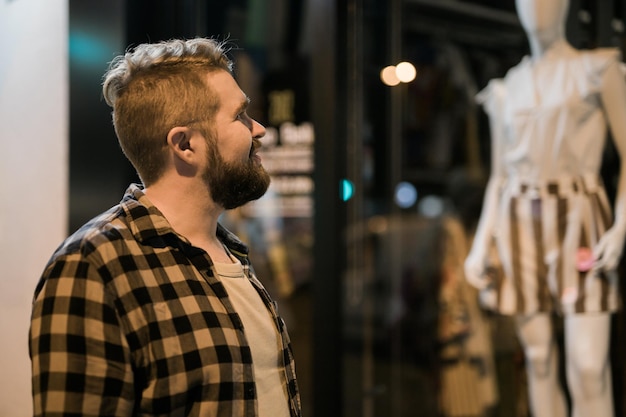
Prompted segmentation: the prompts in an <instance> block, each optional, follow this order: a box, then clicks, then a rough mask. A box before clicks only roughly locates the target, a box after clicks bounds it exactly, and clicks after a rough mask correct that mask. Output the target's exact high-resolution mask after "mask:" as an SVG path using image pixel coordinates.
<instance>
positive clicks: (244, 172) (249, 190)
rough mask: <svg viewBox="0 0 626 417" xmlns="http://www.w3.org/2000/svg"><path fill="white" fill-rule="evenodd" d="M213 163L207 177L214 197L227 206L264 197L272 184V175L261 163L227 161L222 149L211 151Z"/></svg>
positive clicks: (209, 167) (223, 205) (215, 200)
mask: <svg viewBox="0 0 626 417" xmlns="http://www.w3.org/2000/svg"><path fill="white" fill-rule="evenodd" d="M209 161H210V164H209V166H208V167H207V169H206V170H205V172H204V174H203V177H204V180H205V181H206V182H207V184H208V186H209V190H210V192H211V197H212V198H213V201H214V202H215V203H217V204H219V205H220V206H222V207H224V208H225V209H226V210H230V209H234V208H237V207H241V206H243V205H244V204H246V203H248V202H250V201H252V200H256V199H258V198H261V196H263V194H265V192H266V191H267V188H268V187H269V185H270V176H269V174H268V173H267V171H265V169H264V168H263V166H262V165H261V164H260V163H257V162H255V161H254V160H253V159H251V158H250V159H248V161H247V162H245V163H229V162H225V161H224V159H223V158H222V157H221V155H219V153H217V152H214V153H213V155H209Z"/></svg>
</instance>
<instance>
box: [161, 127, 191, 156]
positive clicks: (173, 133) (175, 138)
mask: <svg viewBox="0 0 626 417" xmlns="http://www.w3.org/2000/svg"><path fill="white" fill-rule="evenodd" d="M192 133H193V132H192V130H191V129H190V128H188V127H183V126H177V127H173V128H172V129H170V131H169V132H168V133H167V146H168V147H169V148H170V149H171V150H172V152H173V153H174V155H175V156H176V157H177V158H179V159H182V160H183V161H185V162H188V163H189V162H191V158H192V157H193V154H194V153H195V149H194V148H193V147H192V141H191V137H192Z"/></svg>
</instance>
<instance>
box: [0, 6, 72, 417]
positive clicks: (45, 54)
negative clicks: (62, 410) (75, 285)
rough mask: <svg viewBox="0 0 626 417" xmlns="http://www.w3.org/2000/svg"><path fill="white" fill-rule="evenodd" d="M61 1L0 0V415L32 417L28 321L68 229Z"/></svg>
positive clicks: (65, 18) (65, 56) (65, 23)
mask: <svg viewBox="0 0 626 417" xmlns="http://www.w3.org/2000/svg"><path fill="white" fill-rule="evenodd" d="M67 28H68V0H0V145H1V146H0V271H1V272H0V416H2V417H22V416H24V417H26V416H32V405H31V396H30V391H31V383H30V360H29V357H28V326H29V318H30V304H31V299H32V294H33V290H34V288H35V285H36V283H37V280H38V278H39V275H40V274H41V271H42V269H43V266H44V264H45V262H46V261H47V259H48V258H49V256H50V255H51V254H52V251H53V250H54V249H55V247H56V246H57V245H58V244H59V243H60V242H61V240H62V239H63V237H64V236H65V234H66V233H67V201H68V196H67V193H68V190H67V188H68V186H67V184H68V172H67V171H68V168H67V167H68V51H67V44H68V40H67V39H68V33H67V32H68V29H67Z"/></svg>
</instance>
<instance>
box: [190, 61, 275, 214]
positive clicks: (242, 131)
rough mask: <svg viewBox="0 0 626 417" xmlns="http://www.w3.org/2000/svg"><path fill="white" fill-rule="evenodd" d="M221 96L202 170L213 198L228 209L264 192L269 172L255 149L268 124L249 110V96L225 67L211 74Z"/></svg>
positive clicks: (211, 81) (267, 183) (259, 144)
mask: <svg viewBox="0 0 626 417" xmlns="http://www.w3.org/2000/svg"><path fill="white" fill-rule="evenodd" d="M209 83H210V85H211V88H212V89H213V90H214V91H215V92H216V93H217V95H218V97H219V100H220V109H219V111H218V112H217V114H216V115H215V121H214V125H213V129H212V130H211V136H212V137H211V138H207V141H208V143H207V145H208V149H207V165H206V166H205V169H204V172H203V175H202V176H203V178H204V180H205V181H206V183H207V185H208V187H209V190H210V192H211V197H212V198H213V201H215V202H216V203H217V204H219V205H221V206H222V207H224V208H225V209H227V210H230V209H233V208H236V207H240V206H242V205H244V204H246V203H247V202H249V201H252V200H256V199H258V198H260V197H261V196H263V194H265V192H266V191H267V188H268V187H269V184H270V176H269V174H268V173H267V172H266V171H265V169H264V168H263V166H262V165H261V159H260V157H259V156H258V155H257V153H256V151H257V150H258V148H259V147H260V146H261V142H260V141H259V138H261V137H263V136H264V135H265V128H264V127H263V126H261V125H260V124H259V123H258V122H256V121H255V120H253V119H251V118H250V117H249V116H248V115H247V113H246V108H247V106H248V102H249V100H248V98H247V97H246V95H245V94H244V93H243V92H242V91H241V89H240V88H239V86H238V85H237V83H236V82H235V80H234V79H233V77H232V76H231V75H230V74H228V73H227V72H226V71H218V72H214V73H211V74H209Z"/></svg>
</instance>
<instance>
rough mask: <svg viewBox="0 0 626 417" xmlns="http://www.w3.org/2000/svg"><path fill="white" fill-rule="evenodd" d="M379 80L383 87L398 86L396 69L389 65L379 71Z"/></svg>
mask: <svg viewBox="0 0 626 417" xmlns="http://www.w3.org/2000/svg"><path fill="white" fill-rule="evenodd" d="M380 79H381V80H382V82H383V83H385V85H388V86H390V87H393V86H394V85H398V84H400V80H399V79H398V76H397V75H396V67H395V66H393V65H389V66H388V67H385V68H383V69H382V71H380Z"/></svg>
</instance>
